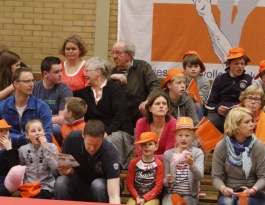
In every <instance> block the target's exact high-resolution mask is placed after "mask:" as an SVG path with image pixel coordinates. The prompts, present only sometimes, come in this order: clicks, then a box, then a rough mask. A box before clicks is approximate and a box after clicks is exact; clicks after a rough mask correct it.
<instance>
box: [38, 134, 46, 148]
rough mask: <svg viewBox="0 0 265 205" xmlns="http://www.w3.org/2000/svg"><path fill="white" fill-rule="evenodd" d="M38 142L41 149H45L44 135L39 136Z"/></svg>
mask: <svg viewBox="0 0 265 205" xmlns="http://www.w3.org/2000/svg"><path fill="white" fill-rule="evenodd" d="M38 140H39V141H40V145H41V147H42V148H46V147H47V139H46V137H45V136H44V135H42V136H40V137H39V139H38Z"/></svg>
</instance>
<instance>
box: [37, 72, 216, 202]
mask: <svg viewBox="0 0 265 205" xmlns="http://www.w3.org/2000/svg"><path fill="white" fill-rule="evenodd" d="M33 75H34V79H35V80H36V81H38V80H41V79H42V74H41V73H40V72H34V73H33ZM159 80H160V82H161V83H163V82H164V80H165V78H160V79H159ZM211 82H212V81H211ZM135 157H136V152H135V150H134V151H133V152H132V154H131V158H135ZM211 164H212V154H209V155H208V158H207V161H206V165H205V175H204V179H203V180H202V181H201V189H203V190H204V191H205V192H206V196H205V197H200V200H199V203H200V205H216V204H217V194H218V192H217V191H216V190H215V188H214V187H213V186H212V183H211V173H210V171H209V168H210V166H211ZM126 176H127V170H122V172H121V174H120V177H121V179H122V180H124V181H125V180H126ZM121 196H122V197H121V199H122V203H124V204H126V202H127V200H128V198H129V197H130V193H129V192H128V190H127V189H126V188H125V190H124V191H123V192H122V194H121Z"/></svg>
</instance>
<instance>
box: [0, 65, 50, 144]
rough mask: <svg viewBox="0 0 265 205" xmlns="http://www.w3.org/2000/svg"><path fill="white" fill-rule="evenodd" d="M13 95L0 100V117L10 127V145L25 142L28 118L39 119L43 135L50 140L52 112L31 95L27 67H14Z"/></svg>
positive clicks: (30, 80)
mask: <svg viewBox="0 0 265 205" xmlns="http://www.w3.org/2000/svg"><path fill="white" fill-rule="evenodd" d="M12 78H13V79H12V82H13V86H14V88H15V95H13V96H10V97H9V98H6V99H5V100H3V101H1V102H0V119H5V120H6V121H7V123H8V124H9V125H11V126H12V127H11V128H10V130H9V131H10V138H11V140H12V146H13V147H14V148H19V147H20V146H22V145H25V144H26V143H27V140H26V133H25V125H26V123H27V122H28V121H29V120H32V119H40V120H41V122H42V124H43V127H44V129H45V136H46V138H47V141H48V142H51V141H52V140H51V132H52V114H51V112H50V108H49V106H48V105H47V104H46V103H45V102H42V101H41V100H39V99H38V98H36V97H35V96H33V95H32V91H33V86H34V78H33V74H32V72H31V70H30V69H29V68H27V67H21V68H18V69H16V71H15V72H14V73H13V77H12Z"/></svg>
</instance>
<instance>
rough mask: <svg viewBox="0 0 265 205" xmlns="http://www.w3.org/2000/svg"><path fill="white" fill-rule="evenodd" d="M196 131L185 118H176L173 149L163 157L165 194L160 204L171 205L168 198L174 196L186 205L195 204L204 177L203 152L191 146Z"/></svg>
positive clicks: (189, 119)
mask: <svg viewBox="0 0 265 205" xmlns="http://www.w3.org/2000/svg"><path fill="white" fill-rule="evenodd" d="M195 130H196V128H195V127H194V125H193V121H192V119H191V118H189V117H180V118H178V120H177V125H176V143H177V144H178V146H177V147H175V148H173V149H171V150H167V151H166V152H165V153H164V156H163V163H164V166H165V174H164V180H163V184H164V187H165V193H164V195H163V199H162V204H167V205H171V204H172V202H171V195H172V194H175V193H176V194H178V195H180V196H181V197H183V198H184V199H185V201H186V203H187V204H193V205H195V204H197V203H198V192H199V186H200V181H201V180H202V179H203V176H204V154H203V151H202V150H201V149H199V148H197V147H194V146H193V142H194V141H195V140H196V134H195Z"/></svg>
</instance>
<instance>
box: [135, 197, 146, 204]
mask: <svg viewBox="0 0 265 205" xmlns="http://www.w3.org/2000/svg"><path fill="white" fill-rule="evenodd" d="M144 203H145V199H144V198H141V197H137V198H136V205H144Z"/></svg>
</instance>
